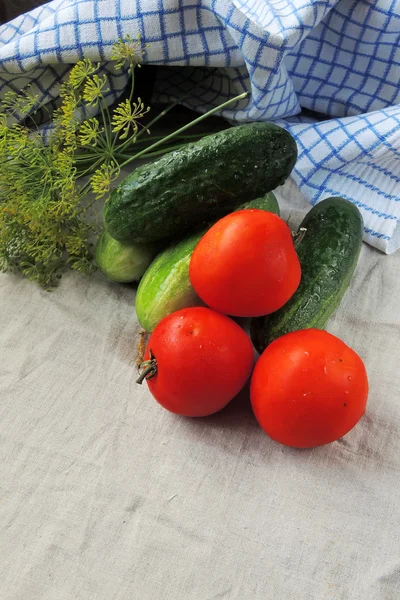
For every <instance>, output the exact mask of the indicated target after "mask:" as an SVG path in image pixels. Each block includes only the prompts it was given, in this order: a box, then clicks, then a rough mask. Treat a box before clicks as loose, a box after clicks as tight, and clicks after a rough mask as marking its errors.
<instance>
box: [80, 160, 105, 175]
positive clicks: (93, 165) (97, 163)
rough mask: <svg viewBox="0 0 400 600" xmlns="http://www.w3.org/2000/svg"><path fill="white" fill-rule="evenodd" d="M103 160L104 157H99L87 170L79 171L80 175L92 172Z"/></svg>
mask: <svg viewBox="0 0 400 600" xmlns="http://www.w3.org/2000/svg"><path fill="white" fill-rule="evenodd" d="M102 162H103V157H100V158H98V159H97V160H96V162H94V163H93V164H91V165H90V167H89V168H88V169H86V170H85V171H83V173H78V177H84V176H85V175H87V174H88V173H90V172H91V171H93V170H94V169H96V168H97V167H99V166H100V165H101V163H102Z"/></svg>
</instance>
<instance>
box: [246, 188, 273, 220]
mask: <svg viewBox="0 0 400 600" xmlns="http://www.w3.org/2000/svg"><path fill="white" fill-rule="evenodd" d="M251 208H258V209H259V210H266V211H269V212H273V213H275V214H276V215H278V217H279V216H280V214H281V211H280V209H279V204H278V200H277V199H276V196H275V194H274V193H273V192H268V194H265V196H263V197H262V198H256V200H250V202H245V203H244V204H241V205H240V206H238V208H237V209H236V211H238V210H249V209H251Z"/></svg>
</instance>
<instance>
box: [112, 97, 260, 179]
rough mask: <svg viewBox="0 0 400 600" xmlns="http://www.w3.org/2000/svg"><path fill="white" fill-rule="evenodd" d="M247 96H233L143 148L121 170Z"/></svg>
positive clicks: (123, 164)
mask: <svg viewBox="0 0 400 600" xmlns="http://www.w3.org/2000/svg"><path fill="white" fill-rule="evenodd" d="M248 95H249V92H243V94H239V96H235V97H234V98H231V100H227V101H226V102H224V103H223V104H220V105H219V106H216V107H215V108H212V109H211V110H209V111H207V112H206V113H205V114H203V115H201V116H200V117H197V119H194V121H191V122H190V123H187V124H186V125H184V126H183V127H181V128H180V129H178V130H177V131H175V132H173V133H170V134H169V135H167V136H166V137H165V138H163V139H162V140H159V141H158V142H155V143H154V144H152V145H151V146H149V147H148V148H147V149H146V148H145V149H144V150H141V151H140V152H138V153H137V154H134V155H133V156H132V157H131V158H130V159H129V160H127V161H125V162H124V163H122V165H121V169H122V168H123V167H125V166H126V165H127V164H129V163H130V162H132V161H133V160H135V159H137V158H140V157H141V156H143V155H145V154H146V153H147V152H148V151H149V150H153V148H158V146H161V144H164V143H165V142H167V141H168V140H171V139H173V138H174V137H176V136H177V135H178V134H181V133H182V132H183V131H186V129H189V128H190V127H193V125H196V124H197V123H200V122H201V121H203V120H204V119H206V118H207V117H210V116H211V115H212V114H214V113H216V112H218V111H220V110H221V109H223V108H225V107H226V106H229V104H232V102H237V101H238V100H242V99H243V98H247V96H248Z"/></svg>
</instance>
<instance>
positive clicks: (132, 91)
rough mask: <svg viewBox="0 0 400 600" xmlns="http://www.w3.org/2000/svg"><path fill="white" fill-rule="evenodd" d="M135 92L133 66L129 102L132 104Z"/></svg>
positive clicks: (132, 68) (132, 67) (133, 68)
mask: <svg viewBox="0 0 400 600" xmlns="http://www.w3.org/2000/svg"><path fill="white" fill-rule="evenodd" d="M134 92H135V67H134V66H133V65H131V93H130V94H129V102H131V103H132V100H133V94H134Z"/></svg>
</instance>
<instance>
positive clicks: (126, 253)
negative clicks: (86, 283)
mask: <svg viewBox="0 0 400 600" xmlns="http://www.w3.org/2000/svg"><path fill="white" fill-rule="evenodd" d="M155 255H156V251H155V248H154V247H151V246H143V245H140V244H130V245H127V244H121V242H118V241H117V240H114V238H112V237H111V236H110V235H109V234H108V233H107V232H106V231H104V232H103V233H102V234H101V236H100V237H99V239H98V242H97V246H96V264H97V266H98V268H99V269H100V271H102V272H103V273H104V275H105V276H106V277H107V278H108V279H110V280H111V281H117V282H119V283H128V282H131V281H139V279H140V278H141V277H142V275H143V274H144V273H145V271H146V270H147V268H148V267H149V266H150V264H151V262H152V260H153V259H154V256H155Z"/></svg>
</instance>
